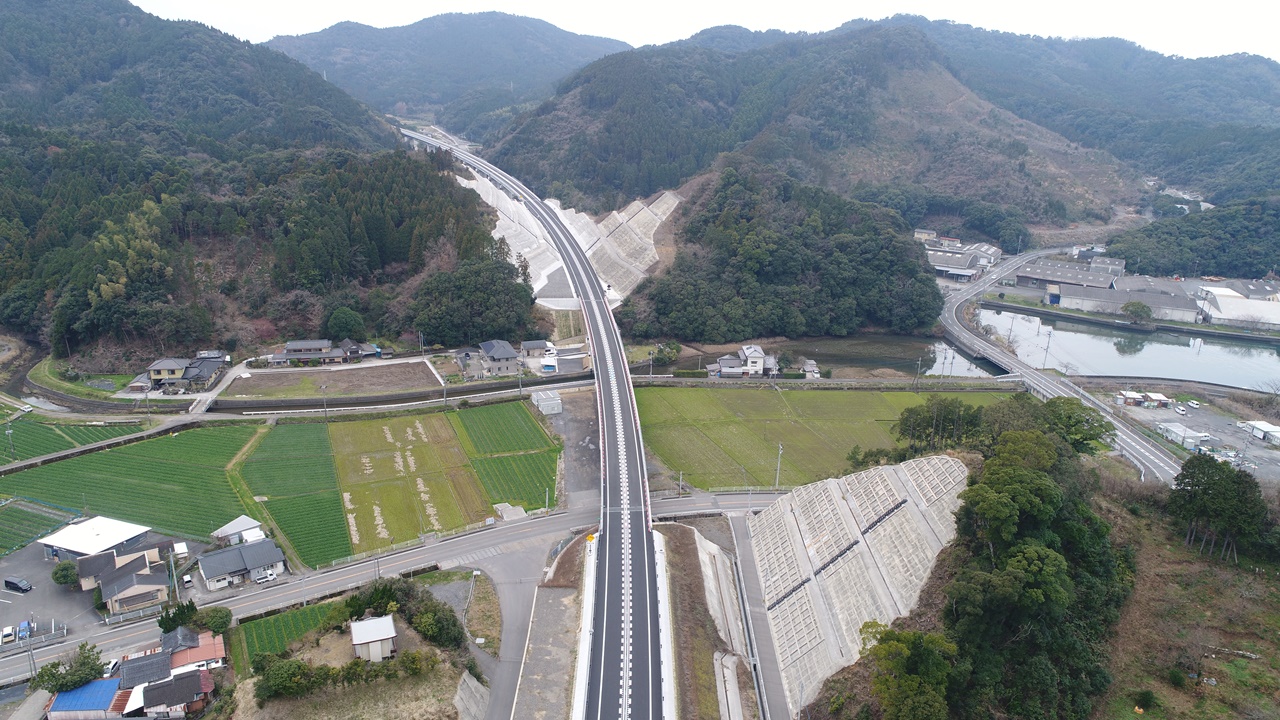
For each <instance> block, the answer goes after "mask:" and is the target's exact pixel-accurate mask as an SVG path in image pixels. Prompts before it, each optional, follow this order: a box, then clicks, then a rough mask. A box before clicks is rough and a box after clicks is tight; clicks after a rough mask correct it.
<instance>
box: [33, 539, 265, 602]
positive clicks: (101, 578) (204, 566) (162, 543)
mask: <svg viewBox="0 0 1280 720" xmlns="http://www.w3.org/2000/svg"><path fill="white" fill-rule="evenodd" d="M150 530H151V528H149V527H146V526H145V525H136V524H134V523H129V522H124V521H122V520H116V519H113V518H108V517H102V516H96V517H91V518H86V519H84V520H81V521H79V522H74V523H71V524H69V525H67V526H66V527H63V528H62V529H60V530H58V531H57V532H54V533H53V534H51V535H47V536H45V537H43V538H41V539H40V541H39V542H40V544H41V545H43V546H44V551H45V556H46V557H49V558H51V559H54V560H58V561H62V560H72V561H75V563H76V570H77V573H78V575H79V580H80V589H81V590H84V591H92V590H95V589H96V590H99V591H101V593H102V602H103V603H104V604H105V605H106V606H107V610H108V611H109V612H110V613H112V614H118V613H125V612H130V611H134V610H140V609H143V608H148V607H153V606H156V605H163V604H164V603H167V602H169V601H170V599H171V598H172V590H173V585H174V583H173V577H172V576H171V575H170V571H171V569H173V568H178V567H185V566H186V565H187V563H188V560H189V558H188V555H189V552H188V549H187V543H185V542H174V541H173V540H171V539H169V538H163V537H161V538H159V539H156V538H154V537H152V536H151V535H150V534H149V533H150ZM213 540H214V543H215V546H216V547H215V549H213V550H210V551H208V552H205V553H203V554H201V555H200V556H199V557H198V558H197V559H196V566H197V567H198V569H199V570H198V572H199V574H200V576H201V578H202V579H203V580H204V583H205V587H207V588H208V589H209V590H220V589H223V588H227V587H232V586H235V585H242V584H245V583H249V582H265V581H268V580H274V579H276V578H277V577H279V576H280V575H282V574H284V572H285V569H286V567H285V558H284V552H283V551H281V550H280V546H279V545H276V543H275V541H274V540H271V539H270V538H268V537H267V536H266V534H265V533H264V532H263V531H262V526H261V523H259V522H258V521H257V520H254V519H253V518H250V517H247V516H245V515H241V516H240V517H238V518H236V519H235V520H232V521H231V522H230V523H228V524H226V525H224V526H223V527H221V528H218V529H217V530H215V531H214V532H213ZM188 577H189V576H188ZM184 584H187V583H186V582H184Z"/></svg>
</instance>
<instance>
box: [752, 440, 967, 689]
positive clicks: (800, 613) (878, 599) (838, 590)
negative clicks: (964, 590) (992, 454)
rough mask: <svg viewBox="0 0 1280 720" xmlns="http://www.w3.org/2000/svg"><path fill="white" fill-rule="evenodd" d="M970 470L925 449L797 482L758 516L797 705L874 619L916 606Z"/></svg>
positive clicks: (847, 659) (776, 634) (759, 543)
mask: <svg viewBox="0 0 1280 720" xmlns="http://www.w3.org/2000/svg"><path fill="white" fill-rule="evenodd" d="M968 475H969V472H968V469H967V468H966V467H965V465H964V463H962V462H960V461H959V460H957V459H955V458H952V457H946V456H941V455H937V456H931V457H924V458H917V459H915V460H908V461H907V462H905V463H902V464H900V465H888V466H882V467H877V468H872V469H870V470H864V471H862V472H859V473H854V474H852V475H846V476H844V477H840V478H833V479H829V480H824V481H822V482H819V483H813V484H812V485H805V486H803V487H799V488H796V489H795V491H794V492H792V493H791V494H790V495H788V496H786V497H784V498H782V499H780V500H778V501H776V502H774V503H773V504H772V505H770V506H769V507H767V508H766V509H765V510H764V512H762V513H760V514H759V515H757V516H755V517H753V518H751V520H750V522H749V527H750V530H751V542H752V546H753V547H754V549H755V554H756V559H757V567H756V568H755V571H756V572H758V573H759V574H760V579H761V584H762V586H763V587H764V595H765V604H766V606H767V608H768V614H769V626H770V628H771V630H772V632H773V638H774V643H775V645H776V647H777V653H778V661H779V663H780V664H781V666H782V667H781V670H782V677H783V682H784V684H785V686H786V692H787V704H788V706H789V707H790V708H791V711H792V713H795V712H798V711H799V709H800V708H801V707H803V706H805V705H807V704H808V703H810V702H812V701H813V699H814V698H815V697H817V694H818V691H819V690H821V688H822V681H823V680H824V679H826V678H827V677H829V676H831V675H832V674H833V673H835V672H836V671H837V670H839V669H840V668H842V667H844V666H846V665H851V664H853V663H854V662H855V661H856V660H857V659H858V656H859V649H860V648H861V647H862V638H861V635H860V634H859V630H860V628H861V627H862V624H863V623H864V622H866V621H868V620H877V621H879V622H882V623H884V624H886V625H887V624H889V623H891V622H892V621H893V619H894V618H896V617H900V616H902V615H906V614H908V613H909V612H911V609H912V608H913V607H914V606H915V603H916V599H917V598H918V597H919V594H920V589H921V588H922V587H923V586H924V583H925V581H926V580H927V579H928V578H929V572H930V571H931V570H932V568H933V561H934V559H935V558H936V557H937V555H938V553H939V552H940V551H941V550H942V548H943V547H944V546H945V545H946V544H947V543H949V542H951V540H952V539H953V538H954V537H955V534H956V531H955V511H956V510H957V509H958V508H959V507H960V500H959V497H958V496H959V494H960V491H961V490H963V489H964V488H965V479H966V478H967V477H968ZM746 571H748V572H749V571H751V569H750V568H747V569H746ZM802 689H803V692H802Z"/></svg>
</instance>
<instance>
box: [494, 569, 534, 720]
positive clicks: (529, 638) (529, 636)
mask: <svg viewBox="0 0 1280 720" xmlns="http://www.w3.org/2000/svg"><path fill="white" fill-rule="evenodd" d="M540 585H541V583H539V584H538V585H534V586H533V609H531V610H530V611H529V628H528V629H527V630H525V634H524V654H523V655H521V656H520V672H519V673H517V674H516V692H515V696H514V697H513V698H512V699H511V720H515V717H516V706H517V705H519V704H520V681H521V680H522V679H523V678H524V663H525V661H526V660H528V659H529V646H530V645H531V644H532V643H533V616H534V615H535V614H537V612H538V587H539V586H540ZM499 635H501V631H499Z"/></svg>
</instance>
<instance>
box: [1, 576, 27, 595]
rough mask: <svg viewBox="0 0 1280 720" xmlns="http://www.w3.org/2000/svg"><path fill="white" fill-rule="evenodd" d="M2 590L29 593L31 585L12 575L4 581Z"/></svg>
mask: <svg viewBox="0 0 1280 720" xmlns="http://www.w3.org/2000/svg"><path fill="white" fill-rule="evenodd" d="M4 589H5V590H12V591H14V592H21V593H24V592H31V583H29V582H27V581H26V580H23V579H22V578H20V577H13V576H12V575H10V576H9V577H7V578H5V579H4Z"/></svg>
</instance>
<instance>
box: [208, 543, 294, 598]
mask: <svg viewBox="0 0 1280 720" xmlns="http://www.w3.org/2000/svg"><path fill="white" fill-rule="evenodd" d="M199 565H200V577H202V578H204V583H205V586H206V587H208V588H209V589H210V590H221V589H222V588H225V587H229V586H231V585H240V584H241V583H246V582H252V581H256V580H257V579H258V578H260V577H265V576H266V575H267V574H268V573H275V574H276V575H280V574H281V573H283V572H284V570H285V564H284V553H283V552H281V550H280V546H279V545H276V543H275V541H274V540H269V539H268V540H256V541H254V542H248V543H240V544H239V545H232V546H231V547H228V548H223V549H222V550H215V551H213V552H210V553H205V554H204V555H201V556H200V560H199Z"/></svg>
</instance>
